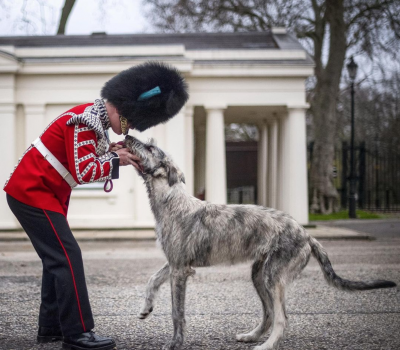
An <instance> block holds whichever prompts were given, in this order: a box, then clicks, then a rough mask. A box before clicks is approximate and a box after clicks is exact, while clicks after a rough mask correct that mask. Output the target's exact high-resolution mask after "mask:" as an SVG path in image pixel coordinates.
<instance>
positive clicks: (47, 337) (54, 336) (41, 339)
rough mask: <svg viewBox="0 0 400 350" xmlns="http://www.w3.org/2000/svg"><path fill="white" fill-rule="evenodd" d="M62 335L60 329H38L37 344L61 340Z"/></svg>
mask: <svg viewBox="0 0 400 350" xmlns="http://www.w3.org/2000/svg"><path fill="white" fill-rule="evenodd" d="M62 338H63V335H62V332H61V328H60V327H53V328H48V327H40V326H39V330H38V335H37V338H36V339H37V342H38V343H50V342H53V341H57V340H62Z"/></svg>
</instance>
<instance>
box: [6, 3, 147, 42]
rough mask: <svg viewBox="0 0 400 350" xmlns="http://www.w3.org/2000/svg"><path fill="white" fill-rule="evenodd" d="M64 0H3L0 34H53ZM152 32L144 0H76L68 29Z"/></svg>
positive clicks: (77, 31)
mask: <svg viewBox="0 0 400 350" xmlns="http://www.w3.org/2000/svg"><path fill="white" fill-rule="evenodd" d="M63 4H64V0H0V36H6V35H7V36H8V35H54V34H56V32H57V26H58V22H59V18H60V15H61V9H62V7H63ZM93 32H107V33H109V34H127V33H151V32H154V29H152V28H151V26H150V24H149V23H148V22H147V20H146V19H145V8H144V6H143V0H77V1H76V3H75V6H74V8H73V10H72V13H71V15H70V17H69V20H68V23H67V26H66V33H65V34H69V35H74V34H91V33H93Z"/></svg>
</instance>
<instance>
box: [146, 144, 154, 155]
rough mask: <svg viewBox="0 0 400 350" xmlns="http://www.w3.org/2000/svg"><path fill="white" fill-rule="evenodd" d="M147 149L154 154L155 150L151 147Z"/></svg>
mask: <svg viewBox="0 0 400 350" xmlns="http://www.w3.org/2000/svg"><path fill="white" fill-rule="evenodd" d="M147 149H148V150H149V151H150V152H151V153H154V150H155V148H154V147H153V146H148V147H147Z"/></svg>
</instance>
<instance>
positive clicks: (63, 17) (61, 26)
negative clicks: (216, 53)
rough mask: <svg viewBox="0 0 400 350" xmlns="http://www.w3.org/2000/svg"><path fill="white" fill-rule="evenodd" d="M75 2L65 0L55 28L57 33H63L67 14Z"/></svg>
mask: <svg viewBox="0 0 400 350" xmlns="http://www.w3.org/2000/svg"><path fill="white" fill-rule="evenodd" d="M75 2H76V1H75V0H65V2H64V6H63V9H62V11H61V18H60V23H59V25H58V29H57V35H60V34H62V35H63V34H65V26H66V24H67V21H68V18H69V15H70V14H71V11H72V8H73V7H74V5H75Z"/></svg>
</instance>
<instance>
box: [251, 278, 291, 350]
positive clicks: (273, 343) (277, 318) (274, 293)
mask: <svg viewBox="0 0 400 350" xmlns="http://www.w3.org/2000/svg"><path fill="white" fill-rule="evenodd" d="M267 288H268V292H269V293H270V294H271V297H272V305H273V310H271V316H273V320H272V332H271V335H270V337H269V338H268V340H267V341H266V342H265V343H264V344H262V345H260V346H256V347H255V348H254V350H275V349H277V348H278V346H279V342H280V341H281V339H282V337H283V333H284V331H285V328H286V326H287V317H286V311H285V287H284V285H283V284H282V283H281V282H277V283H275V285H274V286H271V288H269V287H268V286H267Z"/></svg>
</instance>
